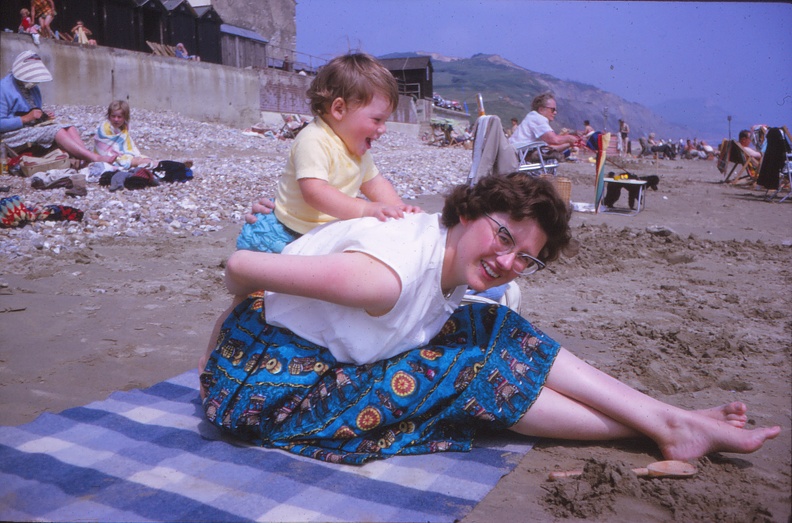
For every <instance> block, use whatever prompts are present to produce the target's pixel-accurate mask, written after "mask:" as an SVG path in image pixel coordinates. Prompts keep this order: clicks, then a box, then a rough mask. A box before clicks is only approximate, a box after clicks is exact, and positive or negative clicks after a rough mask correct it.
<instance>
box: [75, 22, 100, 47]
mask: <svg viewBox="0 0 792 523" xmlns="http://www.w3.org/2000/svg"><path fill="white" fill-rule="evenodd" d="M71 32H72V35H73V36H74V41H75V42H77V43H79V44H85V45H96V40H93V39H91V38H88V37H89V36H91V35H92V34H93V33H92V32H91V30H90V29H88V28H87V27H85V26H84V25H83V23H82V20H77V25H75V26H74V27H72V30H71Z"/></svg>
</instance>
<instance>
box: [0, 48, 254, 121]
mask: <svg viewBox="0 0 792 523" xmlns="http://www.w3.org/2000/svg"><path fill="white" fill-rule="evenodd" d="M0 39H2V42H0V43H1V44H2V45H0V72H1V73H2V74H3V75H5V74H6V73H8V72H9V71H10V70H11V65H12V63H13V61H14V58H15V57H16V56H17V54H19V53H21V52H22V51H24V50H26V49H34V50H37V51H38V53H39V54H40V55H41V59H42V60H43V61H44V64H45V65H46V66H47V68H48V69H49V70H50V72H51V73H52V76H53V77H54V80H53V81H52V82H48V83H44V84H41V86H40V87H41V92H42V96H43V97H44V104H45V105H48V104H52V105H99V106H107V105H108V104H109V103H110V102H111V101H113V100H127V101H128V102H129V103H130V105H131V106H132V107H139V108H142V109H149V110H163V109H164V110H169V111H175V112H178V113H181V114H183V115H185V116H188V117H190V118H194V119H196V120H201V121H208V122H220V123H223V124H226V125H231V126H234V127H240V128H243V127H248V126H250V125H252V124H254V123H256V122H257V121H258V119H259V116H260V109H259V92H260V88H259V74H258V72H257V71H253V70H249V69H237V68H234V67H226V66H222V65H215V64H204V63H199V62H190V61H187V60H177V59H175V58H164V57H160V56H154V55H151V54H146V53H138V52H134V51H125V50H120V49H113V48H110V47H101V46H80V45H78V44H70V43H65V42H55V41H52V40H47V39H44V38H42V39H41V45H40V46H38V47H36V46H34V45H33V43H32V41H31V39H30V37H29V36H27V35H19V34H15V33H0Z"/></svg>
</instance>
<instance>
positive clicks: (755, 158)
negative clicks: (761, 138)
mask: <svg viewBox="0 0 792 523" xmlns="http://www.w3.org/2000/svg"><path fill="white" fill-rule="evenodd" d="M737 142H738V143H739V144H740V145H741V146H742V148H743V151H744V152H745V155H746V156H747V157H748V159H749V160H751V163H753V164H755V166H756V167H759V164H760V163H761V161H762V153H760V152H759V151H757V150H756V149H754V148H753V143H752V142H751V131H749V130H748V129H743V130H742V131H740V134H739V135H738V138H737Z"/></svg>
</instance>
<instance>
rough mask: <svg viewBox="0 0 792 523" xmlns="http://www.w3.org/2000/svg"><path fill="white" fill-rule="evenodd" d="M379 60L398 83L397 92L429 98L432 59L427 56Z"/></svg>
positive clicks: (430, 96)
mask: <svg viewBox="0 0 792 523" xmlns="http://www.w3.org/2000/svg"><path fill="white" fill-rule="evenodd" d="M380 62H382V64H383V65H384V66H385V67H387V68H388V70H389V71H390V72H391V74H392V75H393V76H394V78H396V81H397V82H398V84H399V94H403V95H405V96H412V97H413V98H415V99H416V100H422V99H429V100H430V99H431V98H432V93H433V92H434V88H433V82H432V74H433V69H432V59H431V58H430V57H428V56H411V57H407V58H383V59H380Z"/></svg>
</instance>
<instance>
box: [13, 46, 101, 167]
mask: <svg viewBox="0 0 792 523" xmlns="http://www.w3.org/2000/svg"><path fill="white" fill-rule="evenodd" d="M50 81H52V74H50V72H49V70H48V69H47V68H46V67H45V66H44V63H43V62H42V61H41V57H40V56H39V55H38V54H36V53H35V52H34V51H22V52H21V53H19V54H18V55H17V57H16V58H15V59H14V62H13V65H12V66H11V72H10V73H9V74H8V75H6V76H5V77H4V78H3V79H2V80H0V138H2V140H3V142H5V144H6V145H7V146H9V147H11V148H17V147H19V148H22V147H23V146H27V144H33V145H38V146H41V147H43V148H46V149H48V148H50V147H52V146H53V145H57V146H58V147H60V148H61V149H63V150H64V151H66V152H67V153H69V154H70V155H71V156H73V157H75V158H79V159H80V160H83V161H84V162H107V163H113V161H114V160H115V159H116V155H115V154H107V155H100V154H97V153H94V152H91V151H89V150H88V149H87V148H86V147H85V143H83V141H82V137H81V136H80V132H79V131H78V130H77V128H75V127H74V126H71V125H61V124H58V123H57V122H55V121H54V120H53V118H54V115H53V114H52V113H45V112H44V111H43V110H42V109H41V106H42V100H41V90H40V89H39V88H38V85H37V84H39V83H42V82H50Z"/></svg>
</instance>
